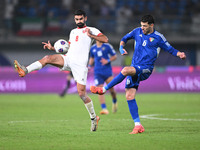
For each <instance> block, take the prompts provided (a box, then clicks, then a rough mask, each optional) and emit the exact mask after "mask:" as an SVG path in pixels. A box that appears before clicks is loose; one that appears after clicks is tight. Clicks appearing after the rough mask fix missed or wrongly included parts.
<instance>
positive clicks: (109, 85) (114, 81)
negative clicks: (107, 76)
mask: <svg viewBox="0 0 200 150" xmlns="http://www.w3.org/2000/svg"><path fill="white" fill-rule="evenodd" d="M125 78H126V76H124V75H123V74H122V73H121V72H120V73H119V74H118V75H117V76H116V77H115V78H114V79H113V80H112V81H111V82H110V83H108V84H107V85H106V86H105V89H106V90H108V89H110V88H112V87H113V86H115V85H117V84H118V83H120V82H122V81H123V80H124V79H125Z"/></svg>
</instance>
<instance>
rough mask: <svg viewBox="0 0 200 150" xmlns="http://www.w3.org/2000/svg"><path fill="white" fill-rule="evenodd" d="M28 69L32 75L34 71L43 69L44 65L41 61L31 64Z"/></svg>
mask: <svg viewBox="0 0 200 150" xmlns="http://www.w3.org/2000/svg"><path fill="white" fill-rule="evenodd" d="M26 68H27V70H28V73H30V72H32V71H35V70H40V69H42V64H41V63H40V62H39V61H36V62H34V63H32V64H30V65H29V66H27V67H26Z"/></svg>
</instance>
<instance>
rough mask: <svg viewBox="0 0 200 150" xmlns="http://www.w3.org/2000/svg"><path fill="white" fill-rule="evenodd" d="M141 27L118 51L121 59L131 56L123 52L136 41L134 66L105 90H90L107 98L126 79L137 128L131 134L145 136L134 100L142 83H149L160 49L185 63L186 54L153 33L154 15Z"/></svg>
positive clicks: (121, 43)
mask: <svg viewBox="0 0 200 150" xmlns="http://www.w3.org/2000/svg"><path fill="white" fill-rule="evenodd" d="M140 23H141V27H138V28H135V29H134V30H132V31H131V32H130V33H128V34H126V35H125V36H124V37H123V38H122V39H121V42H120V48H119V51H120V53H121V55H125V54H128V53H127V51H126V50H125V49H124V46H125V44H126V43H127V41H128V40H130V39H134V40H135V45H134V46H135V51H134V54H133V57H132V63H131V66H126V67H124V68H123V69H122V70H121V72H120V73H119V74H118V75H117V76H116V77H115V78H114V79H113V80H112V81H111V82H110V83H109V84H107V85H106V86H105V87H95V86H91V87H90V90H91V92H92V93H95V94H104V93H105V92H106V91H107V90H108V89H110V88H111V87H113V86H115V85H117V84H118V83H120V82H122V81H123V80H124V79H125V78H126V77H127V79H126V85H125V88H126V99H127V102H128V107H129V112H130V114H131V116H132V119H133V120H134V123H135V127H134V128H133V131H132V132H130V133H129V134H137V133H142V132H144V127H143V126H142V124H141V123H140V118H139V114H138V106H137V103H136V100H135V96H136V91H137V89H138V86H139V83H140V81H143V80H146V79H147V78H149V76H150V75H151V73H152V71H153V68H154V62H155V61H156V59H157V57H158V54H159V52H160V49H163V50H165V51H167V52H169V53H170V54H172V55H174V56H177V57H179V58H180V59H185V58H186V55H185V53H184V52H180V51H178V50H176V49H175V48H173V47H172V46H171V45H170V44H169V43H168V42H167V40H166V39H165V37H164V36H163V35H162V34H160V33H159V32H157V31H156V30H155V29H154V18H153V17H152V16H151V15H145V16H143V17H142V18H141V22H140Z"/></svg>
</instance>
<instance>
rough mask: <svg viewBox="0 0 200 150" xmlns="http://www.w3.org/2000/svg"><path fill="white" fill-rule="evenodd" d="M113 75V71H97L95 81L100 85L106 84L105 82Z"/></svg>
mask: <svg viewBox="0 0 200 150" xmlns="http://www.w3.org/2000/svg"><path fill="white" fill-rule="evenodd" d="M111 76H112V72H107V73H104V74H100V73H95V74H94V83H95V85H96V86H98V85H100V84H104V82H105V81H106V80H107V79H108V78H109V77H111Z"/></svg>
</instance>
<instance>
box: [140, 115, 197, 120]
mask: <svg viewBox="0 0 200 150" xmlns="http://www.w3.org/2000/svg"><path fill="white" fill-rule="evenodd" d="M156 116H163V115H161V114H150V115H142V116H140V118H142V119H151V120H173V121H200V120H198V119H180V118H177V119H172V118H159V117H156Z"/></svg>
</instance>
